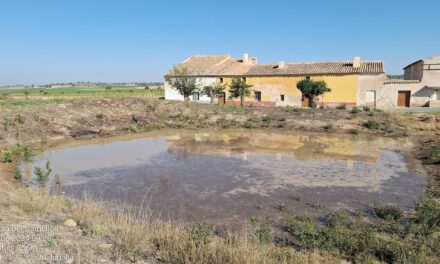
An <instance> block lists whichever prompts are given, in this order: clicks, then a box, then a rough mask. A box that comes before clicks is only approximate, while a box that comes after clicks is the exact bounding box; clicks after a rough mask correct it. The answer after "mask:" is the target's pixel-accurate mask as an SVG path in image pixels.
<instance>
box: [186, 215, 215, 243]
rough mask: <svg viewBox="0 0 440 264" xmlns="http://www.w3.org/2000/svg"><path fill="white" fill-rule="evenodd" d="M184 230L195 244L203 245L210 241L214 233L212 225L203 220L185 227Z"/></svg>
mask: <svg viewBox="0 0 440 264" xmlns="http://www.w3.org/2000/svg"><path fill="white" fill-rule="evenodd" d="M186 232H187V234H188V236H189V238H190V239H191V240H192V241H194V242H195V243H196V244H198V245H205V244H207V243H209V242H210V240H211V237H212V235H213V234H214V226H213V225H211V224H209V223H208V222H206V221H205V220H203V221H199V222H197V223H195V224H192V225H190V226H189V227H187V228H186Z"/></svg>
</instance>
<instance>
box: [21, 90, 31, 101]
mask: <svg viewBox="0 0 440 264" xmlns="http://www.w3.org/2000/svg"><path fill="white" fill-rule="evenodd" d="M23 93H24V96H25V98H26V99H28V95H29V94H30V92H29V91H28V90H27V89H25V90H24V92H23Z"/></svg>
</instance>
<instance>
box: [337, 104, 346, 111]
mask: <svg viewBox="0 0 440 264" xmlns="http://www.w3.org/2000/svg"><path fill="white" fill-rule="evenodd" d="M336 109H339V110H345V109H347V106H346V105H345V104H340V105H338V106H336Z"/></svg>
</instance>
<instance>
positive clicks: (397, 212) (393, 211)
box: [373, 202, 403, 220]
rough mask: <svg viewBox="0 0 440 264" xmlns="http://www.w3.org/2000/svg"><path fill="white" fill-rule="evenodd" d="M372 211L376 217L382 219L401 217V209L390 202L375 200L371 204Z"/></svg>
mask: <svg viewBox="0 0 440 264" xmlns="http://www.w3.org/2000/svg"><path fill="white" fill-rule="evenodd" d="M373 212H374V214H375V215H376V216H377V217H380V218H383V219H393V220H398V219H400V218H401V217H402V215H403V211H402V209H400V208H399V207H397V206H396V205H392V204H385V205H384V204H380V203H378V202H375V203H374V205H373Z"/></svg>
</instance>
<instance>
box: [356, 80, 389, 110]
mask: <svg viewBox="0 0 440 264" xmlns="http://www.w3.org/2000/svg"><path fill="white" fill-rule="evenodd" d="M386 79H387V75H386V74H385V73H382V74H359V75H358V92H357V98H356V105H357V106H362V105H367V91H375V92H376V98H378V93H379V92H378V90H380V89H381V87H382V85H383V83H384V81H385V80H386Z"/></svg>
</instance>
